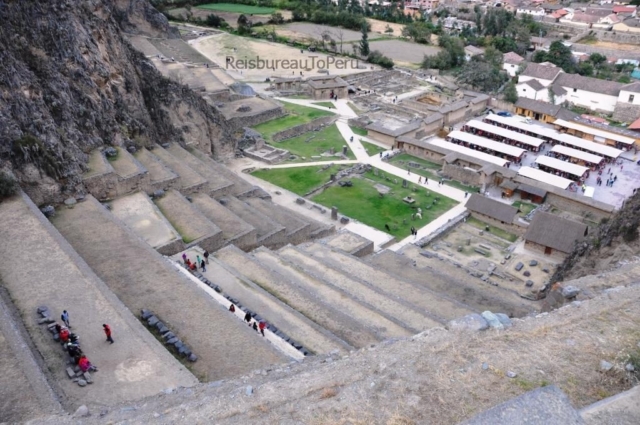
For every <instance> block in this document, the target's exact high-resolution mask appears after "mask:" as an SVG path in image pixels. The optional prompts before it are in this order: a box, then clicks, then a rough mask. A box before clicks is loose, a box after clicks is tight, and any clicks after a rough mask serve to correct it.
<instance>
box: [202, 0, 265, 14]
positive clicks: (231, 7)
mask: <svg viewBox="0 0 640 425" xmlns="http://www.w3.org/2000/svg"><path fill="white" fill-rule="evenodd" d="M197 7H198V8H199V9H207V10H219V11H221V12H232V13H245V14H248V15H251V14H254V15H271V14H272V13H273V12H275V11H276V10H277V9H275V8H273V7H261V6H249V5H246V4H235V3H209V4H201V5H199V6H197Z"/></svg>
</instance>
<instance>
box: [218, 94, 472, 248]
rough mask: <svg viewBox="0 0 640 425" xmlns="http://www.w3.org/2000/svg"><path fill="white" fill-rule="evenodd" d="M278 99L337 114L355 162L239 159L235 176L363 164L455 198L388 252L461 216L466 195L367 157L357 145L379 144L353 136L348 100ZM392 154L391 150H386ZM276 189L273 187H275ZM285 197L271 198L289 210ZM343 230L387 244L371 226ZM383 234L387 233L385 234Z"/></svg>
mask: <svg viewBox="0 0 640 425" xmlns="http://www.w3.org/2000/svg"><path fill="white" fill-rule="evenodd" d="M412 94H415V93H412ZM276 99H278V100H281V101H284V102H290V103H295V104H297V105H303V106H308V107H311V108H316V109H321V110H324V111H330V112H334V113H336V111H337V113H338V114H339V115H340V118H339V119H338V121H337V122H336V126H337V127H338V130H339V131H340V134H341V135H342V137H343V139H344V140H345V144H347V145H349V147H350V148H351V150H352V151H353V153H354V154H355V156H356V158H357V160H355V161H354V160H342V161H316V162H302V163H296V164H280V165H268V164H265V163H262V162H258V161H251V160H249V161H247V158H243V159H241V160H236V161H234V162H233V163H232V164H230V168H231V169H233V170H234V171H235V172H236V173H239V172H241V171H242V170H243V169H246V168H250V167H255V168H293V167H311V166H317V165H327V164H328V163H333V164H353V163H358V162H359V163H364V164H370V165H371V166H373V167H376V168H378V169H380V170H382V171H384V172H385V173H388V174H392V175H394V176H396V177H398V178H402V179H405V180H407V181H409V182H410V183H413V184H415V185H419V186H423V187H425V188H428V189H429V190H431V191H432V192H435V193H437V194H439V195H442V196H446V197H448V198H451V199H454V200H456V201H458V202H460V204H459V205H457V206H456V207H454V208H452V209H451V210H449V211H447V212H446V213H444V214H443V215H441V216H440V217H438V218H437V219H435V220H433V221H432V222H430V223H428V224H427V225H426V226H424V227H422V228H420V229H418V236H417V237H416V238H414V237H413V236H409V237H407V238H405V239H403V240H401V241H399V242H398V243H396V244H394V245H392V246H391V247H390V248H389V249H391V250H394V251H396V250H398V249H400V248H402V247H403V246H405V245H407V244H409V243H412V242H413V241H414V240H419V239H421V238H423V237H426V236H428V235H430V234H431V233H433V232H434V231H436V230H438V229H439V228H440V227H442V226H443V225H445V224H446V223H447V222H448V221H450V220H452V219H453V218H455V217H457V216H458V215H460V214H462V213H464V211H465V207H464V204H465V203H466V200H467V196H466V195H465V192H464V191H462V190H460V189H457V188H455V187H451V186H447V185H438V182H437V181H434V180H429V182H428V184H424V183H418V178H421V179H422V176H420V175H418V174H415V173H411V174H409V173H408V172H407V170H404V169H402V168H398V167H396V166H395V165H392V164H390V163H389V162H386V161H383V160H382V156H384V155H385V154H386V152H383V154H382V156H381V155H374V156H369V155H368V154H367V151H366V149H365V148H364V146H363V145H362V143H360V141H361V140H364V141H367V142H370V143H372V144H375V145H378V146H381V144H380V143H377V142H375V141H372V140H370V139H368V138H367V137H366V136H359V135H357V134H355V133H354V132H353V131H352V130H351V127H349V125H348V124H347V120H348V119H349V118H353V117H356V116H357V115H356V114H355V112H353V110H352V109H351V108H350V107H349V106H348V105H347V100H346V99H339V100H337V101H333V103H334V105H336V109H329V108H325V107H323V106H319V105H316V104H314V102H318V101H316V100H309V99H286V98H276ZM352 137H353V142H351V138H352ZM389 152H391V151H389ZM244 177H245V178H247V179H248V180H250V181H251V180H254V179H255V178H252V177H251V176H249V175H246V174H245V175H244ZM256 184H259V185H261V186H272V185H268V184H265V182H263V181H262V180H260V181H259V182H256ZM274 187H275V186H274ZM277 190H278V191H280V192H281V193H285V192H286V191H284V190H282V189H280V188H278V189H277ZM288 194H291V192H288ZM293 196H294V197H295V198H297V197H298V196H297V195H295V194H293ZM286 198H287V197H284V198H283V197H280V196H278V197H274V198H273V200H274V202H276V203H278V204H281V205H285V206H287V207H288V208H291V203H290V202H291V201H289V200H286ZM295 198H294V199H293V202H294V203H295ZM281 201H285V202H286V203H283V202H281ZM346 228H347V229H348V230H350V231H352V232H354V233H356V234H358V235H360V236H363V237H365V238H367V239H369V240H372V241H374V245H375V249H376V250H379V249H380V248H381V247H382V246H383V245H385V244H387V243H388V242H389V239H388V238H384V237H382V235H380V233H383V232H380V231H379V230H377V229H374V228H372V227H370V226H367V225H364V224H362V223H357V225H353V224H352V225H347V226H346ZM385 234H386V233H385Z"/></svg>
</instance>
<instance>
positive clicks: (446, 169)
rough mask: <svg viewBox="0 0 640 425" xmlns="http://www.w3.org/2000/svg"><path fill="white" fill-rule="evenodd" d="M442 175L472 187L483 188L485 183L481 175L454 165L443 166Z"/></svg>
mask: <svg viewBox="0 0 640 425" xmlns="http://www.w3.org/2000/svg"><path fill="white" fill-rule="evenodd" d="M442 174H443V175H444V176H445V177H448V178H450V179H453V180H457V181H459V182H462V183H464V184H468V185H472V186H482V185H483V183H484V181H483V178H482V174H481V173H479V172H475V171H472V170H469V169H468V168H464V167H459V166H457V165H453V164H447V163H445V164H444V165H443V166H442Z"/></svg>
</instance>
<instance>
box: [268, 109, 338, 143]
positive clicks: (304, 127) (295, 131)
mask: <svg viewBox="0 0 640 425" xmlns="http://www.w3.org/2000/svg"><path fill="white" fill-rule="evenodd" d="M337 120H338V116H337V115H330V116H326V117H321V118H317V119H315V120H313V121H311V122H308V123H306V124H300V125H296V126H295V127H291V128H288V129H286V130H283V131H280V132H278V133H276V134H274V135H273V137H272V139H273V141H274V142H281V141H283V140H287V139H292V138H294V137H298V136H300V135H301V134H304V133H308V132H310V131H316V130H319V129H321V128H324V127H326V126H329V125H331V124H333V123H334V122H336V121H337Z"/></svg>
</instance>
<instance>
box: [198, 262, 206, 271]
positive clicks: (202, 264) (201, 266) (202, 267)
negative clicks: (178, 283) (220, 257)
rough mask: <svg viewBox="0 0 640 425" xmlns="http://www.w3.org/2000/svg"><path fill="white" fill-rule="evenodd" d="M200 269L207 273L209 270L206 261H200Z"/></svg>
mask: <svg viewBox="0 0 640 425" xmlns="http://www.w3.org/2000/svg"><path fill="white" fill-rule="evenodd" d="M200 268H201V269H202V271H203V272H206V271H207V268H206V267H205V264H204V260H202V261H200Z"/></svg>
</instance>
